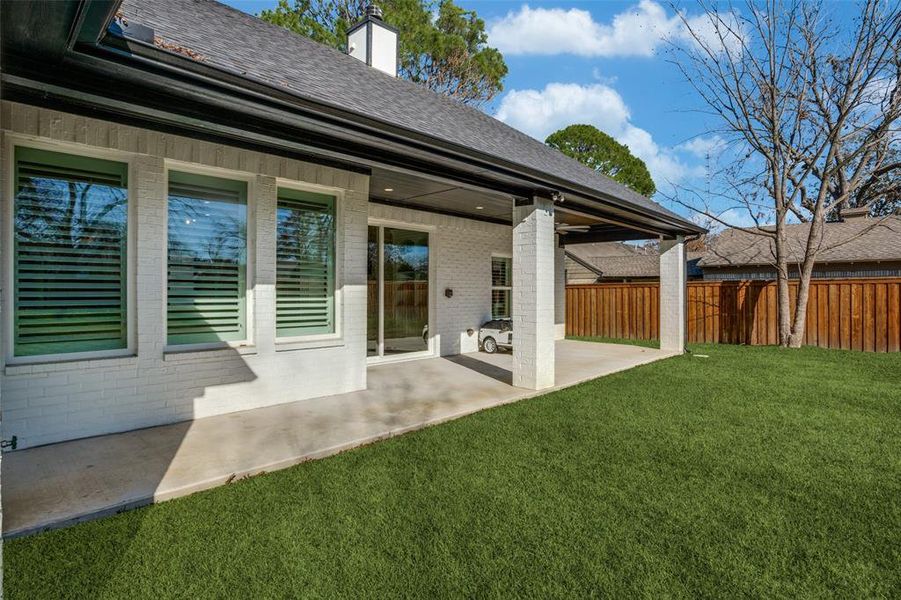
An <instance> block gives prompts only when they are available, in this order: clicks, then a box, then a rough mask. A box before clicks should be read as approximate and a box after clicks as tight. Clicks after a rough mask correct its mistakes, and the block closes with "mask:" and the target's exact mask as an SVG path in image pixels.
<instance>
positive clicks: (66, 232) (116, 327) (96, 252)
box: [13, 148, 128, 356]
mask: <svg viewBox="0 0 901 600" xmlns="http://www.w3.org/2000/svg"><path fill="white" fill-rule="evenodd" d="M15 158H16V166H15V190H16V191H15V207H14V218H13V221H14V230H15V235H14V249H13V250H14V266H13V288H14V307H13V312H14V317H13V321H14V333H13V355H14V356H36V355H46V354H62V353H71V352H92V351H103V350H116V349H123V348H127V346H128V334H127V302H126V291H127V288H128V286H127V277H128V267H127V255H126V254H127V236H128V192H127V174H128V165H126V164H124V163H119V162H113V161H108V160H99V159H94V158H88V157H83V156H73V155H69V154H62V153H59V152H49V151H45V150H36V149H33V148H17V149H16V154H15Z"/></svg>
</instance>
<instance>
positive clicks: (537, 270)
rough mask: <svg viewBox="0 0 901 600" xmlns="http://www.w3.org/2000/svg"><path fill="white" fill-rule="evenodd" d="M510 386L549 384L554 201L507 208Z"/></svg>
mask: <svg viewBox="0 0 901 600" xmlns="http://www.w3.org/2000/svg"><path fill="white" fill-rule="evenodd" d="M513 225H514V226H513V311H512V312H513V332H514V333H513V335H514V352H513V385H516V386H519V387H525V388H530V389H544V388H548V387H552V386H553V385H554V288H555V278H554V262H555V260H554V253H555V246H556V245H555V243H554V242H555V239H554V204H553V202H552V201H551V200H549V199H545V198H538V197H536V198H534V201H533V202H532V203H531V204H528V205H523V206H517V207H515V208H514V209H513Z"/></svg>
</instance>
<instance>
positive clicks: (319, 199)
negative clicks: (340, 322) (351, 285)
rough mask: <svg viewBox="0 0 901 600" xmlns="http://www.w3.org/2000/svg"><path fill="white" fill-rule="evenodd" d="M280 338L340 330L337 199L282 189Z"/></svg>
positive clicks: (278, 253) (278, 278)
mask: <svg viewBox="0 0 901 600" xmlns="http://www.w3.org/2000/svg"><path fill="white" fill-rule="evenodd" d="M277 221H278V223H277V227H276V256H277V258H276V261H277V262H276V285H275V295H276V309H275V322H276V336H277V337H282V338H285V337H297V336H303V335H313V334H325V333H334V332H335V198H334V197H333V196H328V195H325V194H315V193H312V192H303V191H299V190H293V189H288V188H279V190H278V215H277Z"/></svg>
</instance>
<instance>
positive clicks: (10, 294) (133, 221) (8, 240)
mask: <svg viewBox="0 0 901 600" xmlns="http://www.w3.org/2000/svg"><path fill="white" fill-rule="evenodd" d="M3 146H4V147H3V151H4V152H5V153H6V157H5V160H4V161H3V164H2V169H3V172H4V174H5V179H6V181H5V185H4V190H3V192H4V195H5V196H6V198H7V201H6V202H4V206H3V211H2V218H3V221H4V223H3V227H2V236H0V237H2V241H0V242H2V243H0V246H2V252H3V254H4V256H5V258H4V260H3V269H4V273H3V294H2V311H3V321H2V323H3V342H2V346H3V358H4V365H9V366H17V365H39V364H45V363H61V362H77V361H86V360H97V359H104V358H121V357H130V356H136V355H137V339H138V335H137V277H136V270H137V252H136V250H137V237H136V236H137V198H136V194H135V191H136V185H135V181H136V179H137V177H136V172H135V165H134V162H135V155H134V154H133V153H130V152H125V151H122V150H113V149H107V148H97V147H94V146H87V145H83V144H76V143H71V142H59V141H55V140H47V139H46V138H41V137H36V136H27V135H21V134H13V133H8V132H5V142H4V145H3ZM18 148H28V149H33V150H42V151H47V152H57V153H60V154H71V155H73V156H76V157H83V158H95V159H100V160H109V161H115V162H119V163H123V164H125V166H126V173H127V178H128V181H127V183H126V186H125V190H126V197H127V199H128V208H127V210H126V218H127V219H128V223H127V227H126V233H125V235H126V240H125V252H126V254H127V256H126V260H125V262H126V278H125V294H126V302H125V311H126V316H125V327H126V345H125V348H115V349H112V350H88V351H84V352H62V353H54V354H36V355H33V356H15V347H14V344H15V336H14V334H13V331H14V327H15V291H14V289H13V288H14V285H15V279H14V269H15V257H14V255H13V248H14V247H15V243H14V237H15V219H14V218H13V217H14V214H15V206H14V204H15V201H14V199H15V194H16V176H15V175H16V150H17V149H18Z"/></svg>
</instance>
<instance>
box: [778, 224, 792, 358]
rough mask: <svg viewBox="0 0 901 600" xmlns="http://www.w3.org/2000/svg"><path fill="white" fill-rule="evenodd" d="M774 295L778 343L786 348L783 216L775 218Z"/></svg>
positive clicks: (788, 313)
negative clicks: (776, 308) (776, 309)
mask: <svg viewBox="0 0 901 600" xmlns="http://www.w3.org/2000/svg"><path fill="white" fill-rule="evenodd" d="M775 244H776V295H777V298H778V302H779V305H778V312H777V315H778V317H779V345H780V346H782V347H783V348H786V347H788V346H789V345H790V342H791V319H792V316H791V302H790V299H789V295H788V293H789V287H788V275H789V273H788V254H787V250H788V249H787V248H786V247H785V246H786V243H785V218H784V216H783V217H781V218H779V219H777V220H776V240H775Z"/></svg>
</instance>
